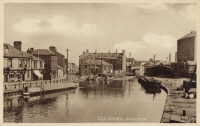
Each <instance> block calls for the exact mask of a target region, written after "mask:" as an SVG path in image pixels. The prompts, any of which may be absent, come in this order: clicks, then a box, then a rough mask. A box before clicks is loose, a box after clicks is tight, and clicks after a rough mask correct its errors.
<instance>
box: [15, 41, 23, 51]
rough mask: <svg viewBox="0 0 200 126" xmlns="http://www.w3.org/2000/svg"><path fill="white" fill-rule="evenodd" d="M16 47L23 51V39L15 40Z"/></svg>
mask: <svg viewBox="0 0 200 126" xmlns="http://www.w3.org/2000/svg"><path fill="white" fill-rule="evenodd" d="M14 47H15V48H16V49H18V50H19V51H22V49H21V47H22V42H21V41H14Z"/></svg>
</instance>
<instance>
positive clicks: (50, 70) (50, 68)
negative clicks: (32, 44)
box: [27, 48, 57, 80]
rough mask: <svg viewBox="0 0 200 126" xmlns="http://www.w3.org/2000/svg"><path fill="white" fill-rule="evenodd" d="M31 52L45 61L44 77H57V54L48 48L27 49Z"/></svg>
mask: <svg viewBox="0 0 200 126" xmlns="http://www.w3.org/2000/svg"><path fill="white" fill-rule="evenodd" d="M27 52H29V54H33V56H36V57H39V58H40V59H42V60H43V61H44V72H43V79H44V80H51V79H55V78H57V55H56V54H55V53H54V52H52V51H50V50H48V49H36V50H34V48H30V49H28V50H27Z"/></svg>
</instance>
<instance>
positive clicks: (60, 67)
mask: <svg viewBox="0 0 200 126" xmlns="http://www.w3.org/2000/svg"><path fill="white" fill-rule="evenodd" d="M49 50H50V51H52V52H54V53H55V54H56V55H57V74H58V75H57V77H58V78H59V77H62V76H63V75H64V73H66V69H64V68H65V56H64V55H63V54H61V53H59V52H58V51H57V49H56V47H55V46H50V47H49Z"/></svg>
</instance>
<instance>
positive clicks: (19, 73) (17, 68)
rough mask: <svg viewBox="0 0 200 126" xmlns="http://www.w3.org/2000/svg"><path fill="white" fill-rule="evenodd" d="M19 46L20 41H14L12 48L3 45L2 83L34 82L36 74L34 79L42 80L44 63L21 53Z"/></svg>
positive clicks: (8, 45)
mask: <svg viewBox="0 0 200 126" xmlns="http://www.w3.org/2000/svg"><path fill="white" fill-rule="evenodd" d="M21 44H22V42H21V41H15V42H14V47H13V46H11V45H10V44H7V43H4V82H20V81H31V80H35V79H34V78H35V77H34V73H36V72H37V73H38V74H37V75H36V76H37V78H36V79H38V78H39V79H43V78H42V77H43V75H42V71H43V70H44V66H43V64H44V61H43V60H42V59H39V58H37V57H35V56H32V55H30V54H28V53H26V52H23V51H21ZM35 64H40V67H39V68H38V67H36V66H39V65H35ZM38 69H39V70H40V71H38ZM38 76H39V77H38Z"/></svg>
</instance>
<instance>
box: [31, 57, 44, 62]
mask: <svg viewBox="0 0 200 126" xmlns="http://www.w3.org/2000/svg"><path fill="white" fill-rule="evenodd" d="M32 60H40V61H41V60H42V59H40V58H38V57H36V56H32Z"/></svg>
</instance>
